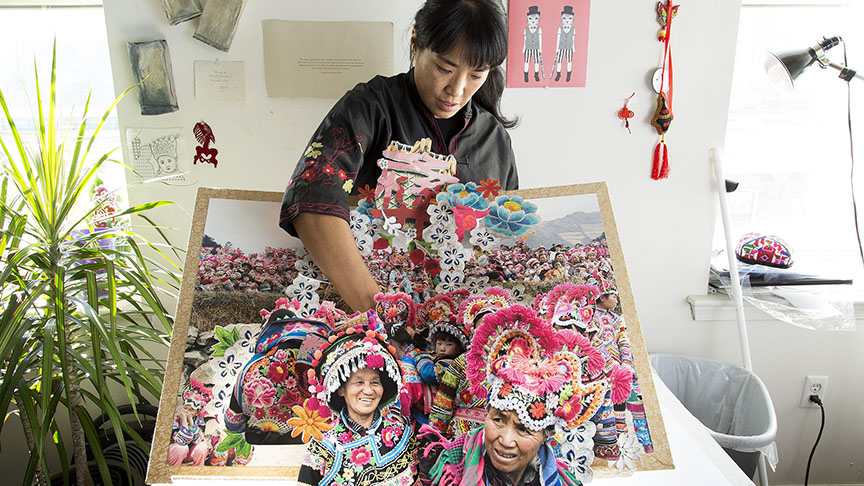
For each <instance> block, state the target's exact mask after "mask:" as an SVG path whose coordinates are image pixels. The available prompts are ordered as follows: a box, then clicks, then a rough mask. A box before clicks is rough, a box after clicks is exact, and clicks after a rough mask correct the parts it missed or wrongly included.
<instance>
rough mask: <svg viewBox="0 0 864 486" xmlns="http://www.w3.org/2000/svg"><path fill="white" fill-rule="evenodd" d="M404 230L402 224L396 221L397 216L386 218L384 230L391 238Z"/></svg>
mask: <svg viewBox="0 0 864 486" xmlns="http://www.w3.org/2000/svg"><path fill="white" fill-rule="evenodd" d="M400 229H402V223H398V222H397V221H396V216H387V215H385V216H384V227H383V230H384V231H385V232H386V233H387V234H389V235H390V236H396V234H397V233H399V230H400Z"/></svg>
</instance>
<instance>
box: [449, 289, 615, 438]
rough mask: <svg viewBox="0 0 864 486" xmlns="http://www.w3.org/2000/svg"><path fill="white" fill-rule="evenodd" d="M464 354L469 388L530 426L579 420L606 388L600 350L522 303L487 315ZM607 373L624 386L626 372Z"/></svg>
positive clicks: (593, 407) (569, 424) (591, 412)
mask: <svg viewBox="0 0 864 486" xmlns="http://www.w3.org/2000/svg"><path fill="white" fill-rule="evenodd" d="M466 359H467V369H466V374H467V377H468V379H469V381H470V382H471V392H472V394H474V395H475V396H478V397H485V398H486V399H487V401H488V403H489V405H490V406H491V407H493V408H496V409H498V410H509V411H513V412H515V413H516V414H517V415H518V416H519V420H520V421H521V422H522V424H523V425H525V427H527V428H529V429H531V430H541V429H545V428H547V427H549V426H552V425H562V426H565V427H574V426H577V425H579V424H581V423H584V422H585V421H587V420H589V419H590V418H591V416H593V415H594V414H595V413H596V411H597V409H598V407H599V405H600V403H601V402H602V400H603V397H604V396H605V395H606V393H607V390H609V382H610V377H607V375H606V374H605V373H604V372H603V366H604V363H605V360H604V358H603V355H602V354H601V353H600V351H599V350H597V349H596V348H595V347H594V346H592V345H591V343H590V341H589V340H588V338H586V337H585V336H582V335H581V334H577V333H574V332H572V331H567V332H562V331H556V330H555V328H553V327H552V325H551V324H550V323H549V322H547V321H545V320H543V319H540V318H539V317H538V316H537V314H536V312H534V311H533V310H532V309H529V308H527V307H524V306H521V305H514V306H512V307H509V308H506V309H501V310H498V311H496V312H493V313H492V314H488V315H486V316H485V317H484V318H483V322H482V324H480V325H479V326H478V327H477V329H476V330H475V332H474V337H473V339H472V341H471V348H470V350H469V351H468V353H467V355H466ZM583 368H584V369H586V370H587V374H585V373H583ZM589 375H590V376H589ZM611 379H612V380H615V381H616V383H620V384H621V389H622V390H623V389H624V385H625V383H624V382H625V381H626V376H623V374H620V373H619V374H616V375H614V376H613V377H611ZM627 390H628V393H629V388H627ZM613 391H614V389H613ZM622 393H623V392H622ZM552 404H554V406H552Z"/></svg>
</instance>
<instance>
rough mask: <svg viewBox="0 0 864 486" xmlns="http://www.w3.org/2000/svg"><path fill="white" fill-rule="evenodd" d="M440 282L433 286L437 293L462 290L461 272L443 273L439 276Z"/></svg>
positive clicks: (462, 277)
mask: <svg viewBox="0 0 864 486" xmlns="http://www.w3.org/2000/svg"><path fill="white" fill-rule="evenodd" d="M439 278H440V279H441V281H440V282H439V283H438V285H436V286H435V290H436V291H437V292H438V293H444V292H453V291H455V290H459V289H460V288H462V283H463V279H464V278H465V277H464V276H463V275H462V272H452V271H445V272H441V274H440V275H439Z"/></svg>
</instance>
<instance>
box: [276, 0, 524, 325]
mask: <svg viewBox="0 0 864 486" xmlns="http://www.w3.org/2000/svg"><path fill="white" fill-rule="evenodd" d="M414 20H415V24H414V30H413V32H412V35H411V58H412V61H413V68H412V69H411V70H409V71H408V72H407V73H402V74H399V75H396V76H393V77H389V78H385V77H381V76H377V77H375V78H374V79H372V80H371V81H369V82H368V83H361V84H358V85H357V86H356V87H355V88H354V89H352V90H351V91H349V92H348V93H346V94H345V96H344V97H343V98H342V99H341V100H339V102H338V103H337V104H336V105H335V106H334V107H333V108H332V109H331V110H330V113H328V115H327V116H326V117H325V119H324V120H323V121H322V122H321V125H320V126H319V127H318V130H317V131H316V132H315V134H314V135H313V136H312V139H311V141H310V143H309V147H308V149H307V150H306V151H305V153H304V155H303V156H302V157H301V158H300V160H299V162H298V164H297V168H296V169H295V171H294V174H293V176H292V178H291V181H290V182H289V183H288V186H287V188H286V189H285V195H284V197H283V199H282V209H281V213H280V216H279V225H280V226H281V227H282V228H283V229H285V230H286V231H288V232H289V233H291V234H292V235H297V236H299V237H300V239H301V240H302V241H303V244H304V246H305V247H306V249H307V250H308V251H309V253H310V255H311V256H312V258H313V259H314V261H315V262H316V263H317V264H318V266H320V267H321V270H323V272H324V273H325V274H326V275H327V277H328V278H329V279H330V281H331V282H333V284H334V285H335V287H336V290H337V291H339V293H340V295H341V296H342V298H343V299H344V300H345V302H346V303H347V304H348V305H349V306H351V307H352V308H353V309H355V310H360V311H362V310H367V309H371V308H372V307H373V306H374V305H375V303H374V301H373V297H374V295H375V294H376V293H377V292H378V291H379V289H378V285H377V284H376V282H375V280H374V279H373V278H372V276H371V274H370V273H369V271H368V269H367V268H366V265H365V263H364V262H363V259H362V257H361V256H360V253H359V252H358V251H357V248H356V244H355V242H354V238H353V235H352V233H351V230H350V228H349V226H348V214H349V213H348V205H347V196H348V194H357V193H358V191H359V190H360V189H365V190H369V188H375V187H376V185H377V183H378V182H377V181H378V178H379V176H380V174H381V170H380V169H379V167H378V166H377V163H376V162H377V160H378V159H379V158H381V154H382V151H384V150H385V149H386V148H387V147H388V146H389V145H390V144H391V142H398V143H400V144H405V145H407V146H409V147H411V146H417V144H420V143H421V141H422V140H424V139H426V140H428V141H430V143H431V150H429V151H430V152H434V153H437V154H442V155H452V156H453V157H455V160H456V177H458V179H459V180H460V181H481V180H485V179H487V178H492V179H496V180H498V181H499V183H500V184H501V186H502V187H503V188H504V189H507V190H510V189H517V188H518V185H519V181H518V176H517V173H516V163H515V158H514V155H513V150H512V148H511V146H510V136H509V135H508V134H507V131H506V129H507V128H511V127H513V126H514V125H515V122H514V121H511V120H508V119H506V118H504V117H503V116H502V115H501V112H500V107H499V104H500V99H501V94H502V92H503V89H504V76H503V73H502V71H501V67H500V65H501V63H502V62H504V59H506V57H507V21H506V16H505V15H504V12H503V9H502V8H501V5H500V4H499V3H498V0H427V2H426V3H425V4H424V5H423V7H421V8H420V10H419V11H418V12H417V14H416V16H415V19H414ZM421 145H422V144H421Z"/></svg>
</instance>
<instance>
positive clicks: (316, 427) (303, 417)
mask: <svg viewBox="0 0 864 486" xmlns="http://www.w3.org/2000/svg"><path fill="white" fill-rule="evenodd" d="M307 402H308V400H307ZM303 405H304V406H303V407H301V406H300V405H294V407H292V408H291V410H293V411H294V415H295V417H294V418H291V419H288V425H290V426H292V427H294V430H292V431H291V437H297V436H298V435H300V434H303V436H302V437H301V439H302V440H303V442H304V443H306V442H309V440H310V439H312V438H314V439H315V440H323V439H324V434H323V433H322V432H327V431H328V430H330V429H331V426H330V423H329V422H328V421H327V420H325V419H324V418H322V417H321V415H319V414H318V411H317V410H308V409H306V408H304V407H305V405H306V403H304V404H303Z"/></svg>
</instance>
